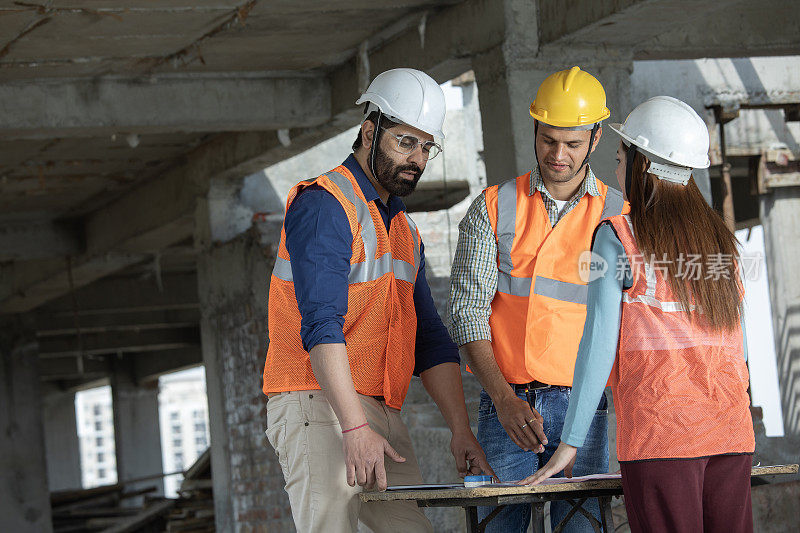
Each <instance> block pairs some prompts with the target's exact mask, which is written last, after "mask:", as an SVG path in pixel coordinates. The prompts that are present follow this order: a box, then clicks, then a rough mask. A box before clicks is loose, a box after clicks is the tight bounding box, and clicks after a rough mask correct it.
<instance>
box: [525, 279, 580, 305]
mask: <svg viewBox="0 0 800 533" xmlns="http://www.w3.org/2000/svg"><path fill="white" fill-rule="evenodd" d="M533 293H534V294H538V295H539V296H547V297H548V298H554V299H556V300H561V301H562V302H571V303H575V304H581V305H586V299H587V295H588V293H589V287H588V286H587V285H581V284H578V283H568V282H566V281H558V280H557V279H550V278H543V277H542V276H536V283H535V284H534V285H533Z"/></svg>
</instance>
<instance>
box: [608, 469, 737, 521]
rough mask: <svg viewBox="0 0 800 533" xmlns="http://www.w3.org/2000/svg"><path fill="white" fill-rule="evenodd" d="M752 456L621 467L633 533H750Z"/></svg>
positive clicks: (623, 487) (626, 507)
mask: <svg viewBox="0 0 800 533" xmlns="http://www.w3.org/2000/svg"><path fill="white" fill-rule="evenodd" d="M751 465H752V456H751V455H715V456H712V457H705V458H701V459H667V460H656V461H633V462H624V463H620V466H621V469H622V489H623V491H624V493H625V509H626V510H627V512H628V522H629V524H630V528H631V531H632V532H633V533H638V532H645V533H660V532H662V531H663V532H670V533H683V532H686V533H696V532H699V531H704V532H706V533H709V532H712V533H716V532H720V533H752V531H753V508H752V504H751V502H750V468H751Z"/></svg>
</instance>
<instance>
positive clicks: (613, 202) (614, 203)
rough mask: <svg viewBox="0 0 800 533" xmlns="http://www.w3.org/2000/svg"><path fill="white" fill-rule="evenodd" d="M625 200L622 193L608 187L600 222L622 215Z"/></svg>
mask: <svg viewBox="0 0 800 533" xmlns="http://www.w3.org/2000/svg"><path fill="white" fill-rule="evenodd" d="M624 203H625V200H624V198H623V197H622V193H621V192H619V191H618V190H616V189H614V188H612V187H608V188H607V190H606V199H605V201H604V202H603V213H602V214H601V215H600V220H605V219H607V218H609V217H615V216H617V215H619V214H621V213H622V206H623V205H624Z"/></svg>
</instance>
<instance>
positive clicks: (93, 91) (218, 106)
mask: <svg viewBox="0 0 800 533" xmlns="http://www.w3.org/2000/svg"><path fill="white" fill-rule="evenodd" d="M330 115H331V105H330V87H329V83H328V80H327V78H325V77H295V78H275V77H265V76H260V77H259V76H248V75H246V74H242V75H240V76H237V77H232V76H231V77H218V78H215V77H205V76H202V77H198V76H194V77H192V76H164V77H157V78H146V79H144V80H139V79H136V80H127V79H81V80H72V81H64V80H58V81H51V80H39V81H36V82H31V81H25V82H7V83H2V84H0V137H2V138H5V139H10V138H32V139H36V138H42V139H49V138H54V137H97V136H102V135H112V134H122V135H130V136H128V137H126V139H127V140H128V143H129V144H130V145H131V146H135V145H136V144H138V142H137V138H136V137H135V134H152V133H168V132H176V131H180V132H215V131H261V130H274V129H283V128H292V127H303V126H315V125H318V124H322V123H324V122H326V121H327V120H329V119H330Z"/></svg>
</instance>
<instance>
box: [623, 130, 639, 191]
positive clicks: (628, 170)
mask: <svg viewBox="0 0 800 533" xmlns="http://www.w3.org/2000/svg"><path fill="white" fill-rule="evenodd" d="M636 151H637V148H636V145H635V144H633V143H631V144H629V145H628V152H627V153H626V154H625V198H627V199H628V201H630V199H631V176H633V158H634V157H636Z"/></svg>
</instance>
